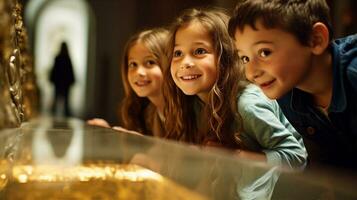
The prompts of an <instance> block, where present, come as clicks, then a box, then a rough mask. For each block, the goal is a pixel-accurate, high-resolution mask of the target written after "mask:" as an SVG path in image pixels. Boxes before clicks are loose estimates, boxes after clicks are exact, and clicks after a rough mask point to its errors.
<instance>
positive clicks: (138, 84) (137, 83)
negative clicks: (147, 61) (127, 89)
mask: <svg viewBox="0 0 357 200" xmlns="http://www.w3.org/2000/svg"><path fill="white" fill-rule="evenodd" d="M150 83H151V81H135V85H137V86H139V87H142V86H147V85H149V84H150Z"/></svg>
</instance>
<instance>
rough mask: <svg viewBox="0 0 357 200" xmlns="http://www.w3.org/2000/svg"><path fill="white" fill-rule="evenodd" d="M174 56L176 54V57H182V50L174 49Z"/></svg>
mask: <svg viewBox="0 0 357 200" xmlns="http://www.w3.org/2000/svg"><path fill="white" fill-rule="evenodd" d="M173 56H174V57H180V56H182V51H180V50H176V51H174V54H173Z"/></svg>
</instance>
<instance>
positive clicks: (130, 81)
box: [88, 28, 168, 136]
mask: <svg viewBox="0 0 357 200" xmlns="http://www.w3.org/2000/svg"><path fill="white" fill-rule="evenodd" d="M167 36H168V31H167V30H166V29H162V28H156V29H151V30H146V31H142V32H140V33H138V34H136V35H134V36H132V37H131V38H130V39H129V41H128V42H127V44H126V46H125V49H124V56H123V59H122V66H121V74H122V80H123V85H124V90H125V97H124V100H123V102H122V107H121V110H120V111H121V113H120V114H121V118H122V121H123V127H124V128H125V129H129V130H134V131H137V132H140V133H143V134H145V135H153V136H161V135H163V121H164V117H163V114H162V113H163V108H164V99H163V96H162V83H163V75H162V66H163V65H165V61H166V60H167V59H166V57H165V54H164V49H165V45H166V37H167ZM88 123H89V124H92V125H99V126H104V127H110V126H109V124H108V123H107V122H106V121H105V120H103V119H93V120H90V121H88ZM118 130H123V129H122V128H119V129H118Z"/></svg>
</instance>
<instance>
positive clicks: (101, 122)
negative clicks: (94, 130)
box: [87, 118, 110, 128]
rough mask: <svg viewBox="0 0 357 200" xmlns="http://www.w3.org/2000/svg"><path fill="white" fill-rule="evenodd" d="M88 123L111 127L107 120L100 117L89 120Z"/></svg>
mask: <svg viewBox="0 0 357 200" xmlns="http://www.w3.org/2000/svg"><path fill="white" fill-rule="evenodd" d="M87 124H89V125H93V126H101V127H105V128H110V125H109V124H108V122H107V121H105V120H104V119H100V118H94V119H90V120H87Z"/></svg>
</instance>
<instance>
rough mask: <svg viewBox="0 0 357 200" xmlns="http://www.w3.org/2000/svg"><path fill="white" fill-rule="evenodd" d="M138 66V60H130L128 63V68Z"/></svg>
mask: <svg viewBox="0 0 357 200" xmlns="http://www.w3.org/2000/svg"><path fill="white" fill-rule="evenodd" d="M137 66H138V64H137V63H136V62H129V64H128V68H135V67H137Z"/></svg>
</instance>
